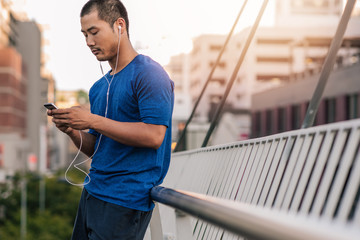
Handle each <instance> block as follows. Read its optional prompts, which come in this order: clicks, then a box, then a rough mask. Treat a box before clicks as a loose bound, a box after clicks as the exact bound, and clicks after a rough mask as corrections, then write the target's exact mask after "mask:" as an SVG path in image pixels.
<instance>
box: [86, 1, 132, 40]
mask: <svg viewBox="0 0 360 240" xmlns="http://www.w3.org/2000/svg"><path fill="white" fill-rule="evenodd" d="M95 9H96V10H97V11H98V17H99V19H101V20H104V21H105V22H107V23H109V24H110V27H113V25H114V22H115V21H116V20H117V19H118V18H123V19H124V20H125V23H126V32H127V35H128V37H129V17H128V13H127V11H126V8H125V6H124V4H123V3H122V2H121V1H120V0H89V1H88V2H87V3H85V5H84V6H83V8H82V9H81V13H80V17H83V16H85V15H87V14H89V13H90V12H92V11H93V10H95Z"/></svg>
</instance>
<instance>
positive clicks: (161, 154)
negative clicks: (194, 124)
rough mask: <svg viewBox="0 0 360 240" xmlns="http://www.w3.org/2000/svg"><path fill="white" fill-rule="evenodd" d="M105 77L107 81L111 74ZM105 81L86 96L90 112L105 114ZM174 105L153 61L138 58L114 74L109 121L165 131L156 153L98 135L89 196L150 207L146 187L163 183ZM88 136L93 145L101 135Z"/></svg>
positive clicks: (167, 81) (168, 86) (166, 81)
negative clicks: (94, 139) (147, 124)
mask: <svg viewBox="0 0 360 240" xmlns="http://www.w3.org/2000/svg"><path fill="white" fill-rule="evenodd" d="M106 78H107V79H108V80H109V81H110V80H111V78H112V75H110V72H109V73H107V74H106ZM106 78H105V77H102V78H101V79H100V80H98V81H97V82H96V83H95V84H94V85H93V86H92V87H91V89H90V92H89V98H90V104H91V112H92V113H94V114H98V115H100V116H104V115H105V108H106V94H107V90H108V82H107V80H106ZM173 105H174V83H173V82H172V81H171V80H170V78H169V76H168V75H167V73H166V72H165V71H164V69H163V68H162V67H161V66H160V65H159V64H158V63H156V62H155V61H153V60H152V59H151V58H149V57H147V56H144V55H137V56H136V57H135V58H134V59H133V60H132V61H131V62H130V63H129V64H128V65H127V66H126V67H125V68H124V69H122V70H121V71H120V72H118V73H116V74H115V76H114V79H113V81H112V82H111V85H110V91H109V104H108V113H107V118H110V119H113V120H115V121H119V122H144V123H149V124H156V125H165V126H166V127H167V130H166V134H165V138H164V141H163V143H162V145H161V147H160V148H159V149H157V150H155V149H152V148H141V147H132V146H127V145H125V144H122V143H119V142H117V141H114V140H112V139H110V138H108V137H106V136H102V138H101V142H100V145H99V148H98V150H97V152H96V154H95V156H94V157H93V159H92V163H91V168H90V173H89V175H90V177H91V181H90V183H89V184H87V185H86V186H85V188H86V190H87V191H88V192H89V193H90V194H91V195H93V196H94V197H96V198H99V199H101V200H103V201H106V202H110V203H114V204H117V205H120V206H124V207H127V208H131V209H136V210H141V211H149V210H151V209H152V208H153V207H154V204H153V203H152V201H151V199H150V189H151V188H152V187H154V186H156V185H159V184H161V183H162V181H163V179H164V177H165V175H166V173H167V170H168V168H169V163H170V155H171V116H172V111H173ZM89 132H90V133H91V134H94V135H95V136H96V137H97V138H96V144H95V147H97V145H98V142H99V137H100V134H99V133H97V132H96V131H94V130H92V129H90V131H89ZM87 181H88V179H85V182H87Z"/></svg>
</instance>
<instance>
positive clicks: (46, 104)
mask: <svg viewBox="0 0 360 240" xmlns="http://www.w3.org/2000/svg"><path fill="white" fill-rule="evenodd" d="M44 107H46V108H47V109H49V110H53V109H57V106H55V104H53V103H45V104H44Z"/></svg>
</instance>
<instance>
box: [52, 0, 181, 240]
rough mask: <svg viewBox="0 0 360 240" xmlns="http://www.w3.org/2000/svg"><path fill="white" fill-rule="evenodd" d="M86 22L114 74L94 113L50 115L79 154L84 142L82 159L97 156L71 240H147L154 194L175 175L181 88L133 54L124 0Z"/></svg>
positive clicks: (89, 38) (90, 13)
mask: <svg viewBox="0 0 360 240" xmlns="http://www.w3.org/2000/svg"><path fill="white" fill-rule="evenodd" d="M80 16H81V31H82V33H83V34H84V36H85V39H86V43H87V45H88V47H89V48H90V49H91V51H92V53H93V54H94V55H95V56H96V58H97V60H99V61H108V63H109V65H110V66H111V70H110V71H109V72H108V73H107V74H106V75H104V77H103V78H101V79H100V80H98V81H97V82H96V83H95V84H94V85H93V86H92V88H91V89H90V92H89V99H90V104H91V113H90V112H88V111H87V110H85V109H83V108H81V107H72V108H68V109H55V110H49V111H48V115H50V116H52V117H53V122H54V123H55V125H56V127H57V128H58V129H60V130H61V131H63V132H64V133H66V134H67V135H68V136H69V137H70V138H71V139H72V141H73V142H74V143H75V144H76V145H77V146H78V147H79V146H80V142H82V147H81V151H82V152H84V153H85V154H86V155H88V156H92V155H93V154H94V153H95V155H94V156H93V159H92V163H91V168H90V173H89V177H90V178H88V177H87V178H86V179H85V183H87V182H89V183H88V184H86V185H85V186H84V190H83V193H82V196H81V199H80V203H79V209H78V213H77V217H76V220H75V225H74V230H73V235H72V239H75V240H82V239H112V240H113V239H122V240H124V239H143V236H144V234H145V231H146V228H147V226H148V223H149V221H150V218H151V212H152V209H153V206H154V204H153V203H152V201H151V199H150V189H151V188H152V187H154V186H156V185H158V184H160V183H161V182H162V180H163V179H164V177H165V174H166V172H167V170H168V167H169V162H170V146H171V115H172V109H173V98H174V95H173V88H174V85H173V82H172V81H171V80H170V79H169V77H168V75H167V74H166V73H165V71H164V70H163V68H162V67H161V66H160V65H159V64H158V63H156V62H154V61H153V60H152V59H150V58H149V57H146V56H144V55H140V54H138V53H137V52H136V51H135V50H134V49H133V47H132V45H131V43H130V40H129V20H128V16H127V12H126V9H125V7H124V6H123V4H122V3H121V2H120V1H119V0H90V1H88V2H87V3H86V4H85V5H84V7H83V8H82V10H81V15H80ZM105 116H106V117H105ZM85 129H90V130H89V132H80V131H78V130H85Z"/></svg>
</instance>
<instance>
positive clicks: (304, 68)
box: [167, 0, 360, 148]
mask: <svg viewBox="0 0 360 240" xmlns="http://www.w3.org/2000/svg"><path fill="white" fill-rule="evenodd" d="M343 6H344V2H343V1H340V0H319V1H307V0H296V1H295V0H294V1H288V0H277V1H276V8H275V10H276V14H275V16H276V19H275V25H274V26H273V27H259V29H258V30H257V32H256V35H255V37H254V40H253V42H252V44H251V45H250V48H249V49H248V52H247V55H246V57H245V60H244V62H243V64H242V66H241V68H240V71H239V73H238V75H237V78H236V81H235V83H234V85H233V87H232V91H231V93H230V95H229V97H228V99H227V103H226V105H225V107H224V110H223V117H222V120H221V121H220V123H219V125H218V127H217V131H215V132H214V134H213V137H212V139H211V143H210V144H219V143H226V142H232V141H237V140H242V139H246V138H249V137H258V136H264V135H266V134H272V133H277V132H281V131H286V130H291V129H297V128H299V127H300V124H301V123H302V121H303V119H304V116H305V113H304V111H305V110H306V106H307V103H308V101H309V100H310V98H311V96H312V94H313V91H314V89H315V86H316V84H317V80H318V75H319V73H320V71H321V68H322V65H323V63H324V60H325V57H326V54H327V51H328V49H329V46H330V43H331V40H332V37H333V36H334V34H335V31H336V27H337V24H338V22H339V19H340V16H341V13H342V10H343ZM248 34H249V29H244V30H243V31H241V32H239V33H237V34H236V35H234V36H233V37H232V39H231V40H230V43H229V45H228V47H227V49H226V50H225V52H224V55H223V57H222V59H221V61H220V63H219V65H218V67H217V69H216V70H215V72H214V75H213V77H212V79H211V82H210V83H209V86H208V88H207V90H206V92H205V94H204V97H203V99H202V100H201V101H200V104H199V108H198V110H197V112H196V114H195V116H196V117H195V119H194V124H192V125H193V126H196V125H197V124H199V123H201V126H203V127H200V128H198V129H197V130H194V129H192V128H191V127H190V128H189V133H188V136H187V147H188V148H195V147H198V146H199V145H200V144H201V142H200V143H199V142H198V143H193V144H189V143H190V142H193V141H192V140H191V139H196V138H197V137H194V136H193V135H194V134H197V135H200V137H199V139H200V141H202V140H203V136H204V135H205V133H204V132H206V131H207V127H204V126H206V124H208V123H209V122H210V121H211V120H212V116H213V114H214V111H215V110H216V106H217V104H218V103H219V101H220V100H221V98H222V96H223V94H224V92H225V89H226V86H227V83H228V81H229V79H230V77H231V74H232V71H233V69H234V67H235V64H236V62H237V60H238V58H239V56H240V53H241V51H242V50H243V49H242V48H243V45H244V43H245V40H246V38H247V36H248ZM225 39H226V36H225V35H224V36H221V35H202V36H199V37H197V38H195V39H194V40H193V50H192V52H191V53H190V54H189V55H188V56H187V55H180V56H176V58H172V59H171V60H170V63H169V65H168V68H167V69H168V71H169V73H170V75H171V76H172V77H173V79H174V80H175V83H176V84H178V85H179V86H181V88H180V89H176V91H182V94H185V95H186V94H187V95H188V97H189V98H190V99H191V100H192V103H194V102H195V101H196V99H197V98H198V96H199V94H200V92H201V90H202V88H203V86H204V84H205V82H206V80H207V77H208V75H209V73H210V71H211V69H212V67H213V65H214V63H215V60H216V58H217V56H218V54H219V52H220V50H221V48H222V45H223V44H224V42H225ZM359 40H360V17H359V9H358V8H357V9H355V11H354V12H353V15H352V18H351V20H350V23H349V25H348V28H347V31H346V34H345V38H344V41H343V44H342V47H341V49H340V51H339V53H338V58H337V62H336V66H335V69H336V75H334V74H335V73H333V75H332V79H333V80H331V81H330V82H336V81H337V82H339V81H340V80H341V81H343V82H342V85H343V86H346V89H344V88H342V89H341V90H340V89H339V88H337V87H336V86H335V85H331V84H329V85H330V86H329V87H328V88H327V93H326V94H325V96H326V97H328V96H331V97H335V95H336V96H337V95H339V96H340V95H341V99H342V100H341V101H342V103H343V104H348V103H349V104H350V103H351V104H352V105H351V106H352V107H349V108H351V109H354V110H351V111H352V112H354V113H352V114H350V115H351V116H352V117H359V113H355V109H358V107H357V106H358V105H356V106H355V105H354V104H355V103H357V102H358V101H357V100H356V99H358V97H357V96H358V95H356V94H357V92H358V88H359V86H360V84H359V79H358V77H356V76H358V75H357V74H358V71H359V54H360V46H359ZM179 58H183V59H185V58H187V59H188V60H187V61H185V60H183V61H181V60H179ZM181 71H182V73H181V74H182V76H187V77H183V78H180V77H178V76H179V72H181ZM187 72H188V73H187ZM340 72H341V74H340ZM305 83H306V84H307V85H306V84H305ZM299 84H305V85H302V87H301V88H297V87H295V86H298V85H299ZM354 85H356V87H353V86H354ZM182 86H187V87H188V90H187V91H185V92H184V91H183V87H182ZM275 88H276V89H280V88H281V89H282V90H278V91H276V90H274V89H275ZM335 89H337V90H339V91H338V93H335V92H336V91H335V92H334V90H335ZM330 92H331V93H330ZM285 93H286V95H284V94H285ZM281 94H283V95H281ZM354 94H355V95H354ZM281 96H283V97H281ZM349 99H351V100H349ZM324 101H325V102H326V101H327V100H324ZM339 101H340V100H339ZM270 104H272V105H270ZM294 104H295V105H297V107H295V106H293V105H294ZM324 104H325V103H324ZM324 104H323V105H324ZM334 104H336V103H334ZM300 105H301V106H302V107H300ZM325 105H326V104H325ZM340 106H345V105H341V104H340V105H339V107H338V108H337V109H335V110H334V113H333V114H334V115H338V114H341V113H340V112H339V111H343V110H341V109H342V108H341V107H340ZM347 106H348V105H347ZM292 107H293V108H296V109H301V110H296V111H295V110H293V111H291V108H292ZM284 109H285V110H284ZM175 110H176V108H175ZM279 111H280V112H281V113H278V112H279ZM284 111H285V112H284ZM298 111H301V114H300V113H298ZM324 111H325V110H324V107H322V108H321V109H320V113H319V115H321V114H323V115H324ZM349 111H350V110H349ZM279 114H280V115H282V116H283V117H276V116H277V115H279ZM284 114H285V115H284ZM348 115H349V114H348ZM323 118H324V116H322V117H321V116H319V119H323ZM325 118H326V116H325ZM291 119H293V120H291ZM345 119H347V118H346V117H337V118H335V119H334V121H335V120H336V121H339V120H345ZM185 121H186V120H185ZM287 122H288V123H287ZM290 122H294V124H290ZM295 122H296V123H295ZM328 122H331V120H326V119H323V120H321V121H320V120H319V121H317V123H318V124H322V123H328ZM175 126H179V128H181V126H182V124H181V123H180V124H178V125H175ZM270 126H271V128H270ZM274 126H279V127H274Z"/></svg>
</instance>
